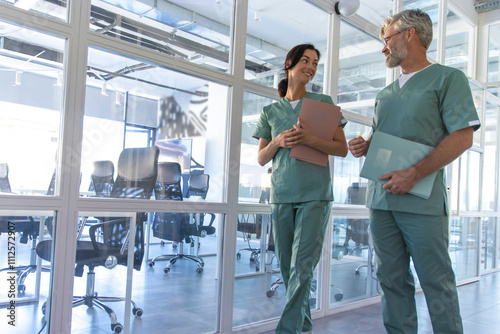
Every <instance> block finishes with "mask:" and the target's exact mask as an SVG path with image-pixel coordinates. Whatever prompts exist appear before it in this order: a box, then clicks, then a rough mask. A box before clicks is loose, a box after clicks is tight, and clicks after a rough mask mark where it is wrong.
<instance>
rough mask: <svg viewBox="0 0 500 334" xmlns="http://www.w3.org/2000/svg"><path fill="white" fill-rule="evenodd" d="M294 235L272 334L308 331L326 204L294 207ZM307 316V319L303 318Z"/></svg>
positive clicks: (327, 208) (328, 206)
mask: <svg viewBox="0 0 500 334" xmlns="http://www.w3.org/2000/svg"><path fill="white" fill-rule="evenodd" d="M294 209H295V210H296V214H295V233H294V239H293V246H292V258H291V262H290V277H289V282H288V287H287V289H286V306H285V309H284V311H283V314H282V316H281V319H280V322H279V323H278V326H277V327H276V333H280V334H282V333H287V334H288V333H290V334H292V333H293V334H297V333H300V332H301V331H309V330H311V329H312V321H311V316H310V311H309V310H308V308H309V293H310V290H311V281H312V276H313V271H314V268H315V267H316V265H317V264H318V261H319V258H320V255H321V249H322V248H323V241H324V237H325V230H326V226H327V224H328V217H329V215H330V202H328V201H314V202H306V203H299V204H296V205H294ZM306 314H307V316H306Z"/></svg>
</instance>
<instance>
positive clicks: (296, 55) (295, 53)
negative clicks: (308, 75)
mask: <svg viewBox="0 0 500 334" xmlns="http://www.w3.org/2000/svg"><path fill="white" fill-rule="evenodd" d="M306 50H313V51H316V53H317V54H318V60H319V58H320V57H321V54H320V53H319V51H318V49H316V48H315V47H314V45H312V44H299V45H297V46H294V47H293V48H292V49H291V50H290V51H288V54H287V55H286V59H285V64H284V65H283V70H284V71H285V75H286V71H288V70H289V69H292V68H293V67H294V66H295V65H297V63H298V62H299V60H300V58H302V56H303V55H304V52H305V51H306ZM288 61H290V66H286V63H287V62H288ZM287 89H288V76H287V77H286V78H284V79H283V80H281V81H280V83H279V84H278V94H279V96H280V98H282V97H284V96H285V95H286V91H287Z"/></svg>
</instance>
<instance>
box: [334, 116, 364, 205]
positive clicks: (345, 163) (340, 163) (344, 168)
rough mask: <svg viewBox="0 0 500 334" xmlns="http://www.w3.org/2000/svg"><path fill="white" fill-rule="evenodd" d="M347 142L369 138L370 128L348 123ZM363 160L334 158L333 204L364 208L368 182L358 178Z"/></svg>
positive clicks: (348, 157)
mask: <svg viewBox="0 0 500 334" xmlns="http://www.w3.org/2000/svg"><path fill="white" fill-rule="evenodd" d="M344 131H345V135H346V139H347V141H349V140H351V139H353V138H356V137H357V136H362V137H364V138H366V139H368V138H369V135H370V131H371V127H369V126H367V125H363V124H359V123H355V122H348V123H347V125H346V126H345V128H344ZM364 160H365V158H364V157H362V158H359V159H358V158H355V157H354V156H353V155H352V154H350V153H349V154H348V155H347V157H345V158H339V157H335V160H334V168H333V172H334V177H333V194H334V195H333V196H334V201H335V203H338V204H355V205H362V206H364V205H365V203H366V196H365V195H366V186H367V185H368V181H367V180H366V179H364V178H362V177H360V176H359V173H360V171H361V168H362V167H363V164H364Z"/></svg>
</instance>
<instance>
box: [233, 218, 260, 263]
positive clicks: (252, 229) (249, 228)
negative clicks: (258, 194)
mask: <svg viewBox="0 0 500 334" xmlns="http://www.w3.org/2000/svg"><path fill="white" fill-rule="evenodd" d="M236 229H237V231H238V232H241V233H242V234H243V241H245V242H246V243H247V245H248V247H245V248H241V249H239V250H238V252H237V253H236V259H237V260H239V259H241V252H242V251H248V252H250V262H253V263H255V271H259V270H260V261H259V259H260V247H252V245H251V243H250V242H251V240H252V235H254V234H255V238H256V239H260V236H261V234H262V215H261V214H239V215H238V224H237V227H236Z"/></svg>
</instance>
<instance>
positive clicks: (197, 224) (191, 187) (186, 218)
mask: <svg viewBox="0 0 500 334" xmlns="http://www.w3.org/2000/svg"><path fill="white" fill-rule="evenodd" d="M177 165H178V164H177ZM176 173H178V177H177V176H175V177H173V178H169V177H166V178H164V179H163V180H160V183H165V181H167V185H164V187H165V188H167V189H170V188H173V190H171V191H169V192H170V193H171V194H170V196H172V197H173V199H177V200H182V194H181V189H182V187H181V186H180V165H179V167H178V172H176ZM177 179H179V182H174V185H173V186H169V184H168V181H169V180H170V181H172V180H177ZM209 180H210V177H209V175H208V174H191V175H190V176H189V180H188V189H187V192H186V198H189V197H191V196H200V197H201V198H203V199H205V198H206V196H207V192H208V187H209ZM157 185H158V183H157ZM177 188H178V189H177ZM165 193H167V191H166V190H165ZM179 194H180V195H179ZM163 199H168V198H163ZM205 215H206V214H205V213H201V214H199V215H198V214H196V215H193V214H189V213H156V214H155V221H154V222H153V235H154V236H155V237H158V238H161V239H166V240H171V241H174V242H177V243H179V244H180V246H181V247H180V249H179V252H178V253H177V254H172V255H160V256H157V257H155V258H154V259H153V260H152V261H151V262H150V263H149V266H150V267H153V266H154V265H155V261H156V260H162V259H166V260H168V262H167V265H166V266H165V268H164V269H163V272H165V273H168V272H169V271H170V267H171V266H172V265H173V264H175V262H176V261H177V260H182V259H187V260H191V261H193V262H195V263H196V264H197V265H198V268H196V273H198V274H201V273H202V272H203V267H204V266H205V262H204V261H203V259H202V258H201V257H199V256H197V255H188V254H183V247H182V246H183V241H185V242H186V243H188V244H190V246H191V247H194V244H195V240H194V238H193V236H195V237H202V238H204V237H206V236H207V235H210V234H214V233H215V227H213V226H212V224H213V222H214V220H215V214H213V213H209V215H211V220H210V223H209V224H208V225H205V224H204V220H205ZM155 231H156V232H155ZM155 233H156V234H155Z"/></svg>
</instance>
